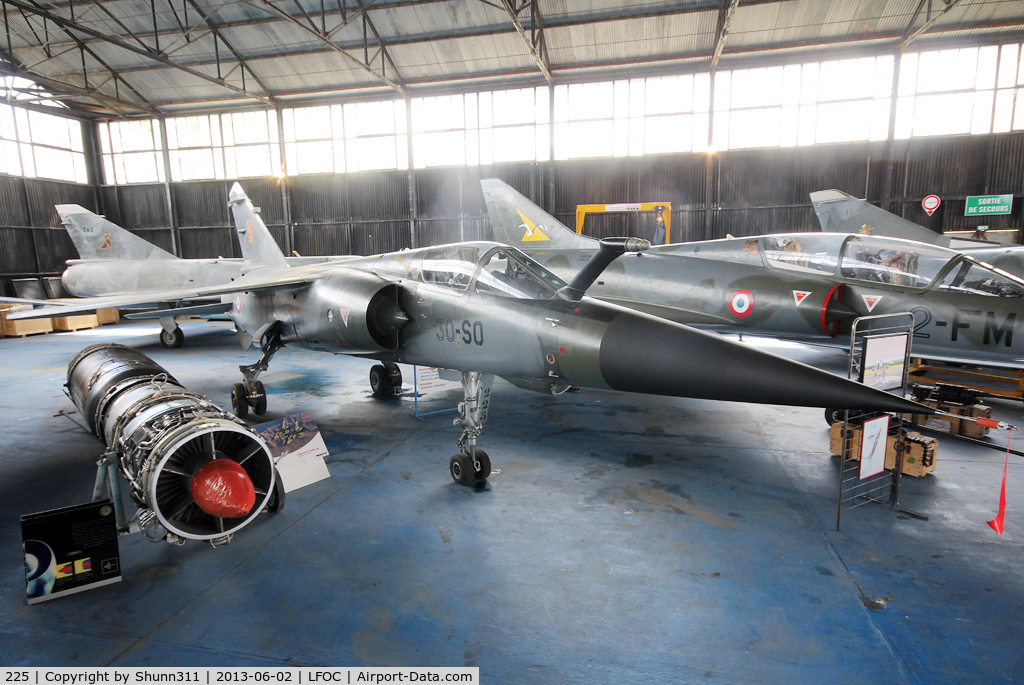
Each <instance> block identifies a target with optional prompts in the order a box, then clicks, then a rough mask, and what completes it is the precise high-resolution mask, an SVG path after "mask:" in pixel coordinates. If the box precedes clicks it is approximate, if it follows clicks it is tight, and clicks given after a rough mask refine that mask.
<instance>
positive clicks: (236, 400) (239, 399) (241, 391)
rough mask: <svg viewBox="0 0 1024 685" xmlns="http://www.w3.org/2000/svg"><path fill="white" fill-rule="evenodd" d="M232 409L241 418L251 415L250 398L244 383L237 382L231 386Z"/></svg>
mask: <svg viewBox="0 0 1024 685" xmlns="http://www.w3.org/2000/svg"><path fill="white" fill-rule="evenodd" d="M231 410H232V411H234V412H235V416H237V417H238V418H240V419H244V418H245V417H246V416H248V415H249V398H248V393H247V392H246V390H245V384H244V383H235V384H234V385H232V386H231Z"/></svg>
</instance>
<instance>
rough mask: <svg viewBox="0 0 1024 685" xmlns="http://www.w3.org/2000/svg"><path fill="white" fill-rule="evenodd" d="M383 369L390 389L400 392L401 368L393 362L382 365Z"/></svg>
mask: <svg viewBox="0 0 1024 685" xmlns="http://www.w3.org/2000/svg"><path fill="white" fill-rule="evenodd" d="M384 370H385V371H387V374H388V384H389V385H390V386H391V387H390V389H391V391H392V392H393V393H396V392H397V393H398V394H400V393H401V390H402V370H401V369H400V368H398V364H395V363H394V362H390V363H388V364H386V365H384Z"/></svg>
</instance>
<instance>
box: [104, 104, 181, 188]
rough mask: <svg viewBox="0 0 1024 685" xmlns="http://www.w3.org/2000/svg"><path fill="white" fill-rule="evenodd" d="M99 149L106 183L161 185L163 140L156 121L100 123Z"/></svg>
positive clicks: (162, 177)
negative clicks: (159, 183)
mask: <svg viewBox="0 0 1024 685" xmlns="http://www.w3.org/2000/svg"><path fill="white" fill-rule="evenodd" d="M99 129H100V148H101V149H102V155H103V173H104V176H105V178H106V182H107V183H114V184H118V185H120V184H124V183H158V182H161V183H162V182H163V181H164V180H165V178H164V164H163V159H162V156H163V153H162V150H163V141H162V138H161V136H160V126H159V124H158V123H157V120H156V119H144V120H140V121H112V122H110V123H106V124H100V125H99Z"/></svg>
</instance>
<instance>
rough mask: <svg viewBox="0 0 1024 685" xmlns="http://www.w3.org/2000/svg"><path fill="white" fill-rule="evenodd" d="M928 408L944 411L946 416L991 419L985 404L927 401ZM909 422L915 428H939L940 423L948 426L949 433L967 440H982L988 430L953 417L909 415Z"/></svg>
mask: <svg viewBox="0 0 1024 685" xmlns="http://www.w3.org/2000/svg"><path fill="white" fill-rule="evenodd" d="M925 404H927V405H928V406H929V407H933V408H935V409H938V410H939V411H944V412H946V413H947V414H956V415H957V416H964V417H968V418H986V419H990V418H992V407H990V406H988V405H987V404H958V403H956V402H937V401H935V400H929V401H927V402H925ZM909 421H910V423H912V424H913V425H915V426H928V427H929V428H939V427H940V426H941V424H942V423H946V424H949V432H950V433H952V434H953V435H963V436H965V437H968V438H984V437H985V436H986V435H988V431H989V429H988V428H986V427H984V426H979V425H978V424H977V423H975V422H974V421H961V420H960V419H959V418H955V417H953V416H932V415H929V414H912V415H909Z"/></svg>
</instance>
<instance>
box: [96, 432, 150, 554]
mask: <svg viewBox="0 0 1024 685" xmlns="http://www.w3.org/2000/svg"><path fill="white" fill-rule="evenodd" d="M102 499H109V500H110V502H111V504H112V505H113V506H114V519H115V520H116V521H117V534H118V535H128V534H130V533H137V532H139V530H140V528H139V526H138V523H137V522H136V520H135V519H134V518H133V519H132V520H131V521H128V520H126V518H125V515H124V503H123V502H122V500H121V482H120V481H119V480H118V472H117V454H115V453H114V452H105V453H104V454H103V456H102V457H100V459H99V461H97V462H96V484H95V485H94V486H93V489H92V501H93V502H99V501H100V500H102Z"/></svg>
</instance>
